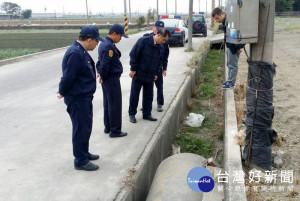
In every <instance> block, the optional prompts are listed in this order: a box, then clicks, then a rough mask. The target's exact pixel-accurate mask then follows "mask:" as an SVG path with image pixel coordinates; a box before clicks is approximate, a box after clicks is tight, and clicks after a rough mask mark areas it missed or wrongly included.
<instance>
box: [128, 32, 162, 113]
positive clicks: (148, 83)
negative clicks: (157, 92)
mask: <svg viewBox="0 0 300 201" xmlns="http://www.w3.org/2000/svg"><path fill="white" fill-rule="evenodd" d="M162 51H163V50H162V46H161V45H158V44H154V38H153V35H149V36H143V37H142V38H140V39H139V40H138V41H137V43H136V44H135V45H134V46H133V48H132V50H131V52H130V54H129V55H130V66H131V68H130V70H131V71H136V74H135V76H134V77H133V79H132V82H131V91H130V100H129V102H130V104H129V111H128V113H129V116H135V114H136V113H137V106H138V102H139V94H140V91H141V88H142V87H143V117H148V116H151V111H152V102H153V83H154V77H155V76H156V75H157V73H158V68H159V64H160V61H161V52H162Z"/></svg>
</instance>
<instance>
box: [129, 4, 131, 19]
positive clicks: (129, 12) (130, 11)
mask: <svg viewBox="0 0 300 201" xmlns="http://www.w3.org/2000/svg"><path fill="white" fill-rule="evenodd" d="M129 21H130V22H131V0H129Z"/></svg>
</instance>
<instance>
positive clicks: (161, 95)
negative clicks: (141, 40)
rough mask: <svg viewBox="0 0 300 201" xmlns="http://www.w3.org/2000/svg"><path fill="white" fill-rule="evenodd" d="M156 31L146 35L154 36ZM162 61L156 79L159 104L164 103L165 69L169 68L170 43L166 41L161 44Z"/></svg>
mask: <svg viewBox="0 0 300 201" xmlns="http://www.w3.org/2000/svg"><path fill="white" fill-rule="evenodd" d="M153 35H154V33H147V34H145V35H144V36H153ZM161 46H162V50H161V54H162V55H161V61H160V65H159V68H158V71H157V80H155V82H154V83H155V86H156V89H157V105H164V93H163V74H162V72H163V71H166V70H167V66H168V58H169V53H170V50H169V43H168V41H166V42H165V43H164V44H162V45H161Z"/></svg>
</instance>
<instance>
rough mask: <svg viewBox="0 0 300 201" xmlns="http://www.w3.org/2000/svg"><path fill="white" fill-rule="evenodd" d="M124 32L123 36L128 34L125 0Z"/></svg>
mask: <svg viewBox="0 0 300 201" xmlns="http://www.w3.org/2000/svg"><path fill="white" fill-rule="evenodd" d="M124 32H125V34H128V19H127V5H126V0H124Z"/></svg>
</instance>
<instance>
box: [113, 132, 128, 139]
mask: <svg viewBox="0 0 300 201" xmlns="http://www.w3.org/2000/svg"><path fill="white" fill-rule="evenodd" d="M126 135H127V133H126V132H121V133H119V134H116V133H110V134H109V137H111V138H114V137H125V136H126Z"/></svg>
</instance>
